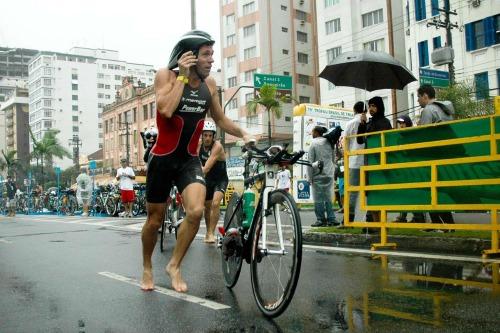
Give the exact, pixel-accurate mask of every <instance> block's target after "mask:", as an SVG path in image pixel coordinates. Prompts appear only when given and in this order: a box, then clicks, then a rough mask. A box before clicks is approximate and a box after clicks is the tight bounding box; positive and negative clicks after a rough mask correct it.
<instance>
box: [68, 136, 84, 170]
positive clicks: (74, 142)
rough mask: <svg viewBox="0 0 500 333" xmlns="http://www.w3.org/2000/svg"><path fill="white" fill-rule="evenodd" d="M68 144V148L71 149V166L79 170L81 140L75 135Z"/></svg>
mask: <svg viewBox="0 0 500 333" xmlns="http://www.w3.org/2000/svg"><path fill="white" fill-rule="evenodd" d="M68 144H69V146H70V147H73V164H74V165H75V166H76V169H77V170H80V147H81V146H82V140H81V139H80V137H79V136H78V135H76V134H75V135H73V138H72V139H69V142H68Z"/></svg>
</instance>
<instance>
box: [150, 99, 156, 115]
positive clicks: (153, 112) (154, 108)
mask: <svg viewBox="0 0 500 333" xmlns="http://www.w3.org/2000/svg"><path fill="white" fill-rule="evenodd" d="M149 115H150V117H149V118H151V119H153V118H154V117H155V116H156V104H155V102H151V103H149Z"/></svg>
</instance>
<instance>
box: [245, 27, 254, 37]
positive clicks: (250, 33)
mask: <svg viewBox="0 0 500 333" xmlns="http://www.w3.org/2000/svg"><path fill="white" fill-rule="evenodd" d="M253 35H255V24H252V25H249V26H246V27H243V37H250V36H253Z"/></svg>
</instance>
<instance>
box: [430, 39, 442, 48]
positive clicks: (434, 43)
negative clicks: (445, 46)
mask: <svg viewBox="0 0 500 333" xmlns="http://www.w3.org/2000/svg"><path fill="white" fill-rule="evenodd" d="M440 47H441V36H437V37H434V38H433V39H432V49H433V50H435V49H439V48H440Z"/></svg>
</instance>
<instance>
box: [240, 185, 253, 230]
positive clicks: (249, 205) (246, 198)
mask: <svg viewBox="0 0 500 333" xmlns="http://www.w3.org/2000/svg"><path fill="white" fill-rule="evenodd" d="M254 211H255V193H253V191H252V190H251V189H249V188H247V189H246V190H245V192H243V214H244V219H243V227H244V228H249V227H250V225H251V224H252V220H253V213H254Z"/></svg>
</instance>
